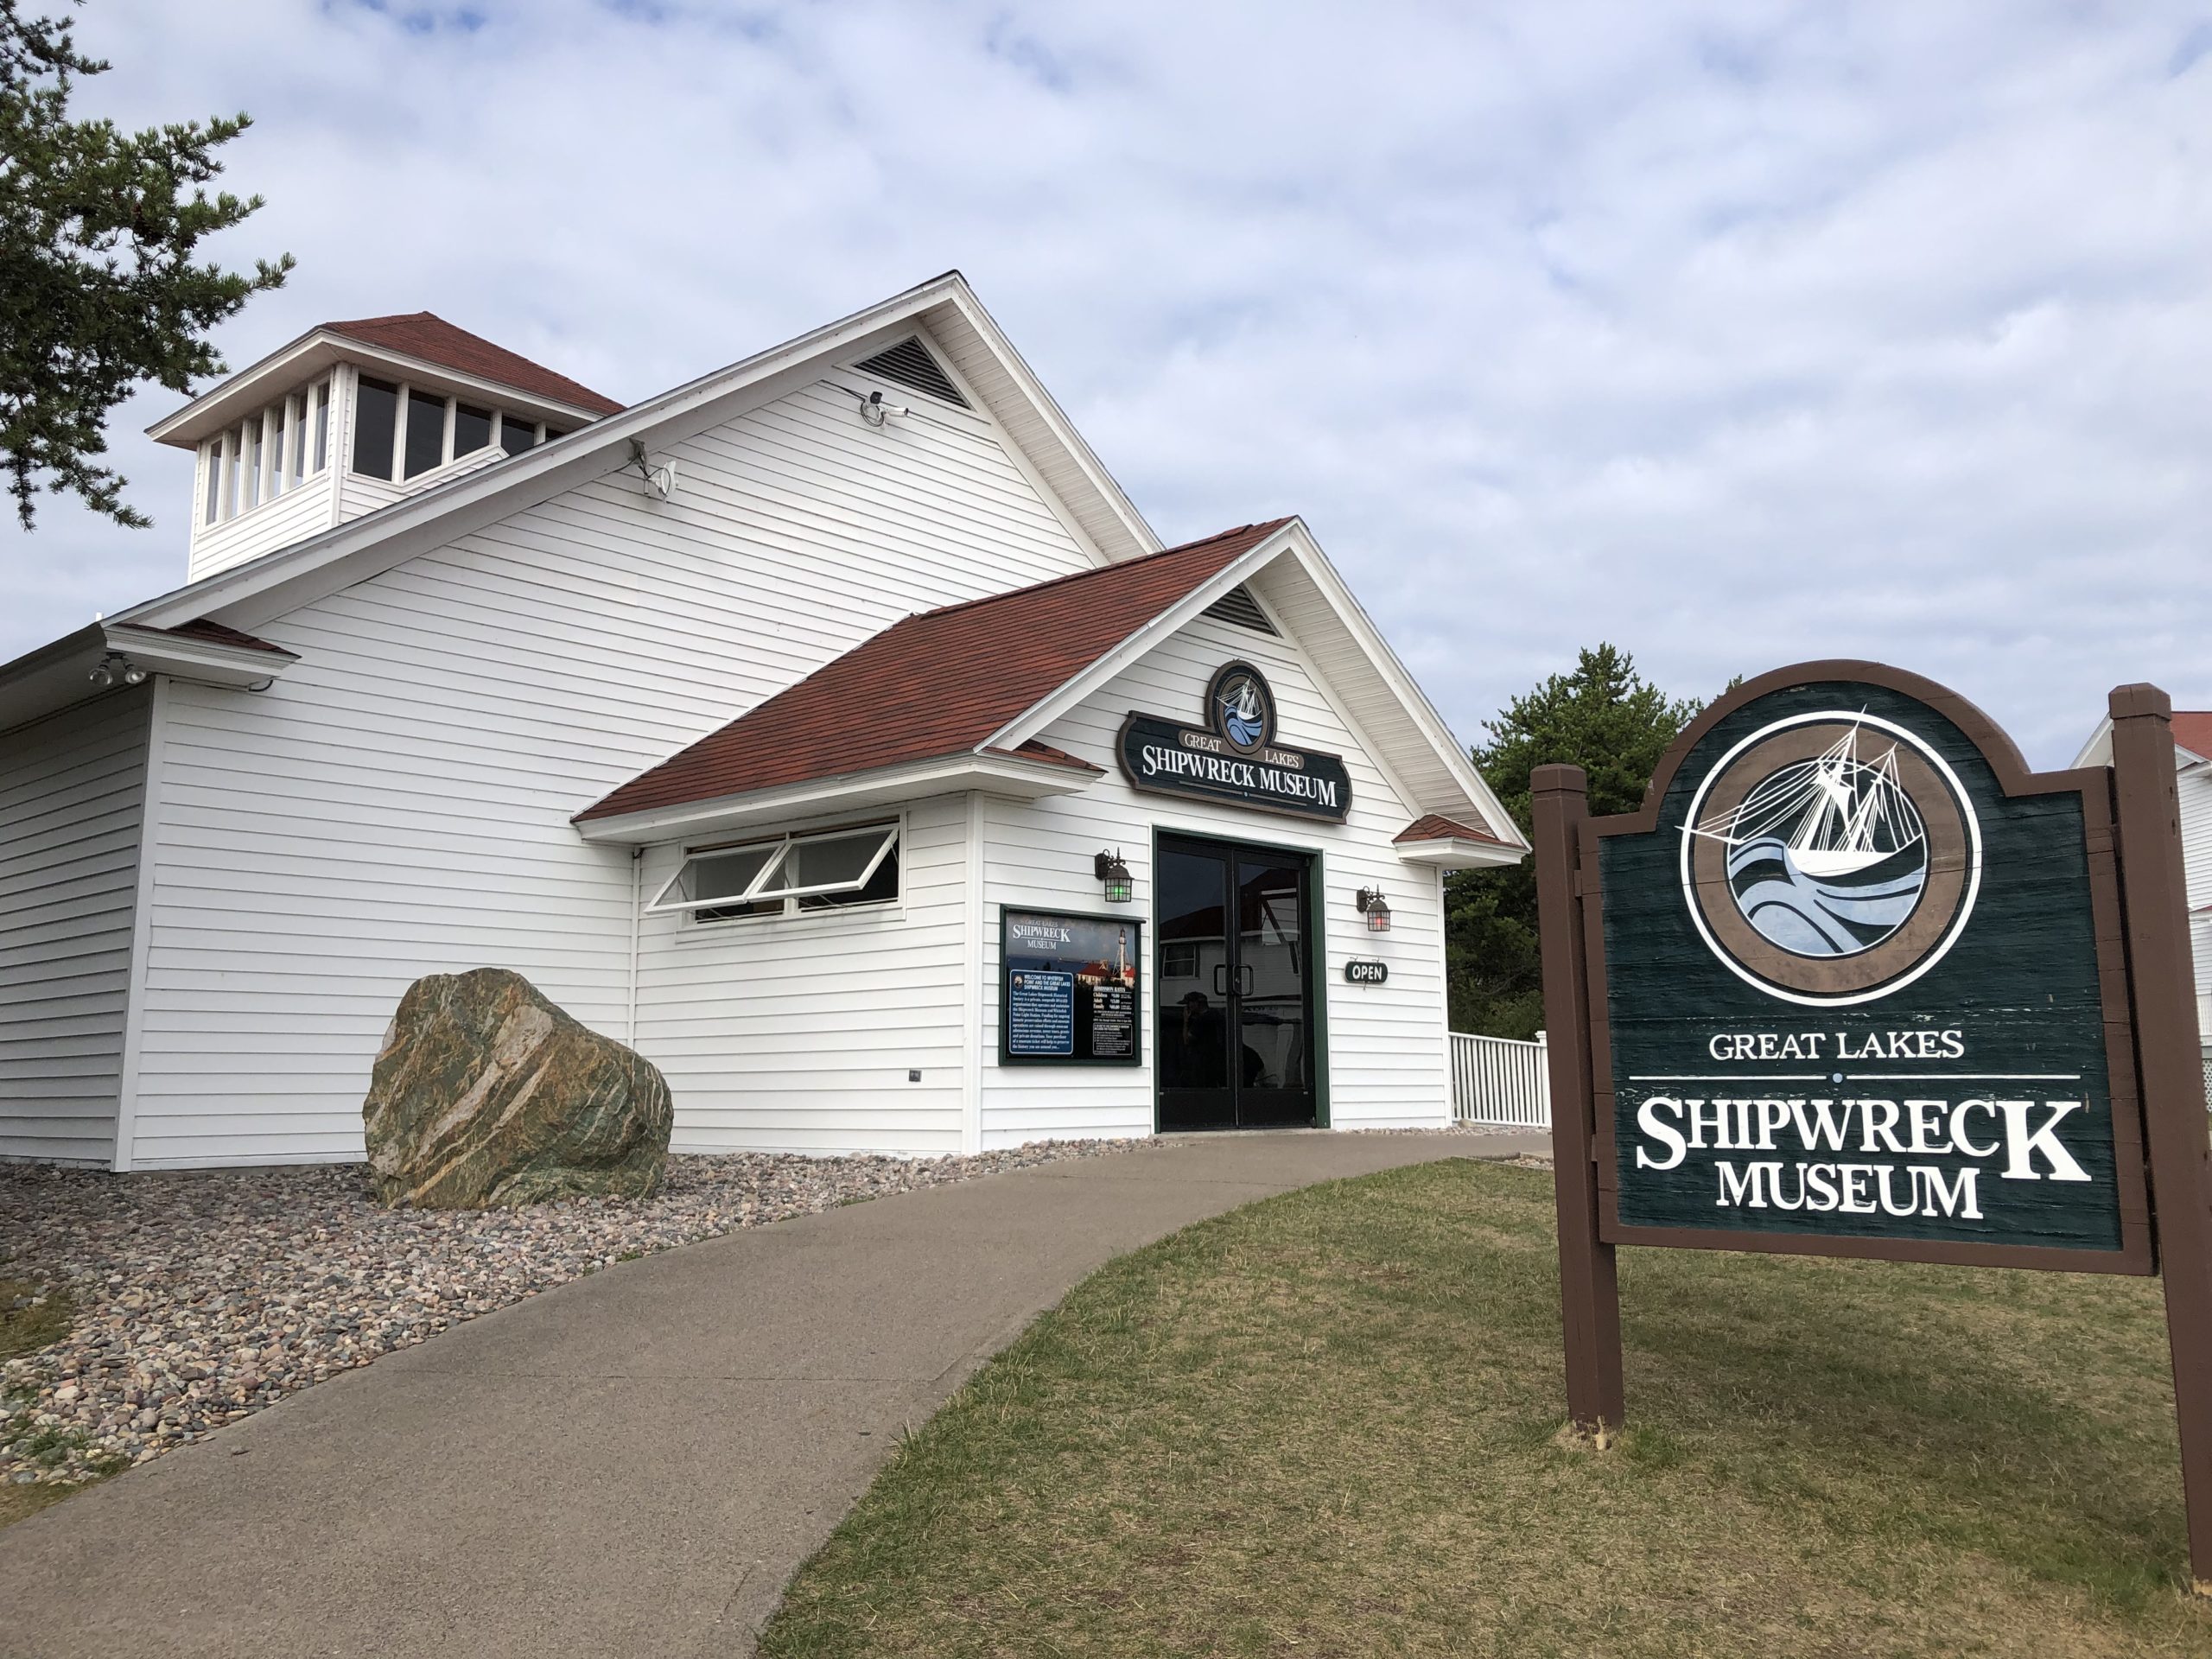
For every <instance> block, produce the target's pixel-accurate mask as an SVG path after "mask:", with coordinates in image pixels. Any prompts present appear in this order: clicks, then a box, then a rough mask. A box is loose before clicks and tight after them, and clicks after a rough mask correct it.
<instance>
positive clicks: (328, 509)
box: [188, 467, 337, 582]
mask: <svg viewBox="0 0 2212 1659" xmlns="http://www.w3.org/2000/svg"><path fill="white" fill-rule="evenodd" d="M336 470H337V469H336V468H334V467H324V468H323V470H322V471H321V472H320V473H318V474H315V476H314V477H312V478H308V479H303V480H301V482H300V483H299V485H298V486H296V487H295V488H293V489H289V490H287V491H285V492H284V493H283V494H282V495H280V496H277V497H274V498H272V499H270V500H267V501H264V502H263V503H261V504H260V505H258V506H255V507H249V508H247V509H246V511H245V512H242V513H240V514H238V517H237V518H229V519H226V520H225V521H224V522H223V523H221V524H201V523H200V513H201V512H202V511H203V510H204V509H205V508H206V506H207V495H206V493H205V492H206V489H207V484H206V480H204V479H203V480H201V484H200V489H201V492H202V493H201V494H200V497H199V498H198V499H195V500H194V503H193V515H192V522H193V524H194V526H195V528H194V531H193V533H192V556H191V560H190V563H189V566H188V575H189V578H190V579H191V580H192V581H194V582H197V581H199V580H200V577H202V576H212V575H214V574H215V573H216V572H217V571H218V570H227V569H230V568H231V567H232V565H234V564H244V563H245V562H246V561H247V560H248V559H257V558H259V557H260V556H262V555H263V554H264V553H273V552H275V551H276V550H277V549H278V548H280V547H289V546H290V545H291V544H292V543H294V542H302V541H305V540H306V539H307V538H308V537H310V536H317V535H321V533H322V532H323V531H326V530H328V529H329V528H330V526H331V525H332V524H334V523H335V522H337V521H336V520H335V519H334V518H333V517H332V511H333V509H332V502H331V494H332V492H333V491H334V489H335V488H336V487H337V486H336V483H335V482H334V477H335V474H336Z"/></svg>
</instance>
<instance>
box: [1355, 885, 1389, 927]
mask: <svg viewBox="0 0 2212 1659" xmlns="http://www.w3.org/2000/svg"><path fill="white" fill-rule="evenodd" d="M1355 902H1357V905H1358V906H1359V913H1360V914H1361V915H1363V916H1364V917H1366V918H1367V931H1369V932H1370V933H1388V932H1389V931H1390V906H1389V904H1388V903H1386V902H1385V901H1384V899H1383V889H1382V888H1380V887H1362V888H1361V889H1360V890H1359V897H1358V899H1357V900H1356V901H1355Z"/></svg>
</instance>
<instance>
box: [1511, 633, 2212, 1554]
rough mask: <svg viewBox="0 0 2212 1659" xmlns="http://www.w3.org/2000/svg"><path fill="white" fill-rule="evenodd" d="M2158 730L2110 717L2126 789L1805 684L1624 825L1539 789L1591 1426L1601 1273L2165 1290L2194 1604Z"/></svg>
mask: <svg viewBox="0 0 2212 1659" xmlns="http://www.w3.org/2000/svg"><path fill="white" fill-rule="evenodd" d="M2167 707H2168V705H2167V704H2166V702H2165V700H2164V695H2163V694H2162V693H2158V692H2157V691H2155V690H2153V689H2152V688H2148V687H2131V688H2123V689H2122V690H2120V691H2117V692H2115V693H2113V716H2114V721H2113V726H2114V740H2113V751H2114V764H2113V767H2111V768H2107V767H2094V768H2088V769H2083V770H2079V771H2073V772H2048V773H2031V772H2029V771H2028V770H2027V768H2026V766H2024V763H2023V762H2022V761H2021V760H2020V757H2019V754H2018V751H2017V750H2016V749H2015V748H2014V747H2013V746H2012V742H2011V741H2010V740H2009V739H2007V738H2006V737H2005V735H2004V734H2003V733H2002V732H2001V731H1999V729H1998V728H1996V727H1995V726H1994V725H1993V724H1992V723H1991V722H1990V721H1989V720H1988V719H1987V718H1986V716H1984V715H1982V714H1981V713H1980V711H1979V710H1977V709H1974V707H1973V706H1972V705H1971V704H1969V703H1967V702H1965V701H1964V700H1963V699H1961V698H1960V697H1958V696H1955V695H1954V694H1952V693H1950V692H1948V691H1946V690H1943V689H1942V687H1940V686H1936V685H1935V684H1933V683H1929V682H1928V681H1925V680H1923V679H1920V678H1918V677H1916V676H1913V675H1909V674H1905V673H1902V672H1900V671H1897V670H1894V669H1889V668H1885V667H1882V666H1879V665H1878V664H1868V663H1819V664H1808V665H1805V666H1803V667H1800V668H1795V669H1785V670H1782V671H1777V672H1776V673H1772V674H1769V675H1766V676H1764V677H1761V678H1759V679H1758V680H1755V681H1753V682H1751V683H1749V684H1746V685H1744V686H1741V687H1739V688H1738V689H1737V690H1735V691H1733V692H1732V693H1730V694H1729V695H1728V696H1726V697H1724V698H1722V699H1721V700H1720V701H1719V702H1717V703H1715V704H1714V705H1713V707H1712V708H1711V709H1707V711H1706V712H1705V713H1704V715H1701V716H1700V718H1699V719H1698V720H1697V721H1695V722H1694V723H1693V724H1692V726H1691V727H1690V728H1689V729H1688V731H1686V732H1685V733H1683V734H1682V736H1681V739H1680V740H1679V741H1677V742H1676V744H1675V747H1673V749H1671V750H1670V751H1669V753H1668V755H1667V757H1666V758H1665V760H1662V762H1661V764H1660V766H1659V769H1658V772H1657V775H1656V777H1655V778H1654V779H1653V780H1652V784H1651V786H1650V789H1649V791H1648V792H1647V794H1646V796H1645V798H1644V804H1643V810H1641V811H1639V812H1636V813H1633V814H1628V815H1624V816H1623V817H1615V818H1605V819H1595V820H1592V819H1590V818H1588V817H1586V816H1585V809H1584V807H1583V805H1582V801H1583V788H1582V782H1581V774H1580V772H1579V770H1578V769H1576V768H1573V767H1561V766H1548V767H1539V768H1538V769H1537V771H1536V773H1535V777H1534V779H1532V787H1533V790H1534V794H1535V819H1536V829H1537V842H1536V857H1537V891H1538V899H1539V904H1540V907H1541V917H1542V931H1543V955H1544V997H1545V1013H1546V1019H1547V1023H1548V1026H1549V1027H1550V1028H1551V1029H1552V1030H1553V1031H1554V1033H1559V1032H1567V1033H1574V1038H1573V1039H1571V1040H1567V1041H1564V1042H1562V1041H1560V1039H1558V1038H1557V1037H1554V1040H1553V1042H1552V1044H1551V1067H1552V1091H1553V1099H1554V1103H1555V1107H1554V1141H1555V1144H1556V1154H1557V1155H1556V1157H1555V1159H1554V1166H1555V1182H1556V1187H1557V1193H1558V1202H1559V1211H1560V1269H1561V1273H1560V1282H1561V1293H1562V1298H1563V1303H1564V1313H1565V1324H1566V1334H1567V1372H1568V1395H1569V1399H1568V1405H1569V1410H1570V1413H1571V1414H1572V1415H1573V1418H1574V1419H1575V1421H1577V1422H1579V1423H1582V1424H1584V1425H1585V1426H1597V1425H1618V1422H1619V1421H1620V1417H1621V1413H1622V1409H1623V1391H1622V1381H1621V1362H1620V1324H1619V1307H1618V1292H1617V1287H1616V1281H1615V1277H1614V1269H1613V1260H1612V1253H1613V1249H1614V1247H1615V1246H1617V1245H1620V1244H1653V1245H1662V1246H1672V1247H1688V1248H1702V1249H1738V1250H1742V1249H1750V1250H1769V1251H1791V1252H1797V1253H1804V1254H1815V1255H1859V1256H1877V1257H1883V1258H1886V1259H1890V1260H1897V1261H1921V1262H1943V1263H1955V1264H1972V1265H1981V1266H1993V1267H2016V1268H2063V1269H2066V1270H2069V1271H2074V1272H2101V1273H2129V1274H2149V1273H2154V1272H2158V1271H2161V1269H2162V1268H2163V1270H2164V1274H2165V1279H2166V1295H2167V1302H2168V1314H2169V1319H2168V1324H2169V1331H2170V1334H2171V1338H2172V1339H2173V1343H2174V1349H2175V1367H2176V1382H2177V1404H2178V1408H2179V1411H2180V1415H2181V1424H2182V1441H2183V1463H2184V1472H2185V1474H2186V1475H2187V1477H2188V1485H2189V1490H2190V1537H2191V1554H2192V1560H2193V1566H2194V1573H2195V1576H2196V1579H2197V1580H2201V1581H2205V1582H2212V1160H2208V1154H2207V1147H2206V1132H2205V1131H2206V1124H2205V1114H2204V1102H2203V1095H2202V1084H2201V1082H2200V1081H2199V1080H2198V1074H2197V1061H2196V1055H2197V1049H2196V1017H2195V1008H2194V1003H2193V980H2192V977H2191V975H2190V969H2189V963H2188V957H2187V950H2188V940H2187V935H2186V931H2185V926H2186V924H2185V912H2184V910H2183V899H2182V891H2183V889H2182V885H2181V871H2180V846H2179V840H2178V829H2177V812H2176V808H2175V803H2174V782H2173V749H2172V744H2171V736H2170V734H2169V733H2168V729H2167V723H2166V719H2165V715H2166V712H2167ZM2169 977H2170V978H2171V984H2169V983H2167V979H2168V978H2169ZM2153 1193H2155V1194H2156V1195H2157V1204H2156V1205H2155V1207H2154V1205H2153V1203H2152V1195H2153Z"/></svg>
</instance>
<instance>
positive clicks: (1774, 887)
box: [1727, 836, 1928, 957]
mask: <svg viewBox="0 0 2212 1659" xmlns="http://www.w3.org/2000/svg"><path fill="white" fill-rule="evenodd" d="M1727 872H1728V887H1729V889H1730V891H1731V892H1732V893H1734V894H1735V895H1736V907H1737V908H1738V910H1740V911H1742V912H1743V913H1744V918H1745V920H1746V921H1748V922H1750V923H1751V925H1752V926H1753V927H1755V928H1757V929H1758V931H1759V933H1760V935H1761V936H1762V937H1763V938H1767V939H1769V940H1771V941H1772V942H1773V943H1774V944H1778V945H1780V946H1781V947H1782V948H1783V950H1789V951H1792V952H1794V953H1795V954H1796V955H1798V956H1801V957H1850V956H1856V955H1857V954H1858V953H1859V951H1861V950H1868V949H1871V948H1872V946H1874V945H1877V944H1880V943H1881V942H1882V941H1883V940H1884V939H1885V938H1889V936H1890V935H1891V934H1892V933H1894V932H1896V931H1897V929H1898V928H1900V927H1902V926H1904V923H1905V918H1907V917H1909V916H1910V915H1911V914H1912V912H1913V908H1914V906H1916V905H1918V904H1919V902H1920V894H1921V891H1922V889H1923V888H1924V887H1926V886H1927V885H1928V844H1927V842H1924V841H1916V842H1914V843H1913V844H1912V845H1911V846H1910V847H1906V848H1903V849H1900V850H1898V851H1897V852H1894V853H1891V854H1890V855H1889V856H1887V857H1886V858H1883V859H1879V860H1878V861H1875V862H1873V863H1872V864H1869V865H1867V866H1866V868H1864V869H1859V870H1853V871H1851V872H1850V873H1848V874H1842V875H1828V876H1817V877H1816V876H1811V875H1808V874H1805V872H1804V871H1802V870H1801V869H1799V868H1797V866H1796V862H1795V861H1793V860H1792V859H1791V858H1790V856H1789V843H1788V842H1785V841H1783V839H1782V838H1781V837H1780V836H1759V837H1758V839H1757V840H1754V841H1747V842H1743V843H1741V844H1740V845H1738V846H1734V847H1731V848H1730V849H1728V863H1727Z"/></svg>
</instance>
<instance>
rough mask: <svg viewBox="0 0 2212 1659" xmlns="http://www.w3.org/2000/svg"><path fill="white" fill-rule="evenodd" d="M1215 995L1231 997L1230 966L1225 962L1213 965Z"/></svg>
mask: <svg viewBox="0 0 2212 1659" xmlns="http://www.w3.org/2000/svg"><path fill="white" fill-rule="evenodd" d="M1213 994H1214V995H1216V996H1227V995H1229V964H1228V963H1225V962H1217V963H1214V965H1213Z"/></svg>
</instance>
